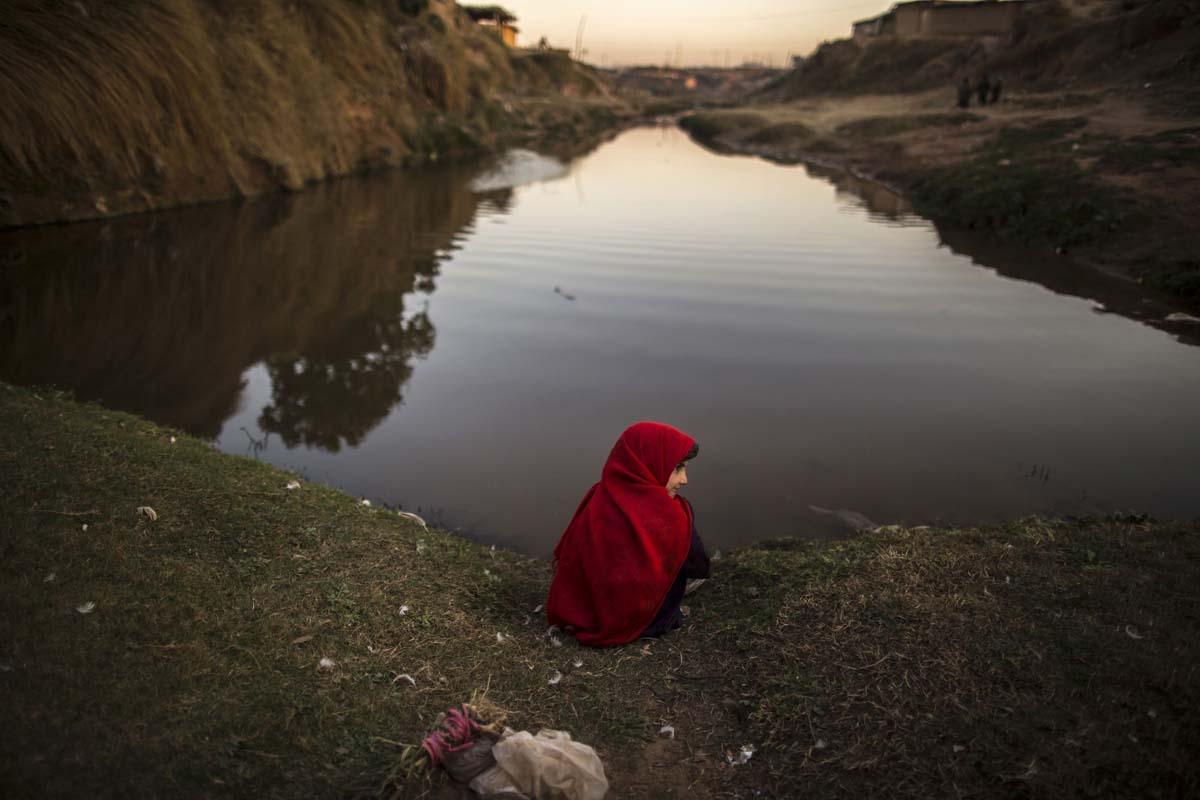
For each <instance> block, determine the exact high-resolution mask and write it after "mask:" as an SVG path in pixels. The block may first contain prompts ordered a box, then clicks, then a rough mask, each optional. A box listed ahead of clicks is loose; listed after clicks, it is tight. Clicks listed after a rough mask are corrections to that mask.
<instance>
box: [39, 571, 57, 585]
mask: <svg viewBox="0 0 1200 800" xmlns="http://www.w3.org/2000/svg"><path fill="white" fill-rule="evenodd" d="M57 577H58V573H57V572H48V573H46V577H44V578H42V583H54V579H55V578H57Z"/></svg>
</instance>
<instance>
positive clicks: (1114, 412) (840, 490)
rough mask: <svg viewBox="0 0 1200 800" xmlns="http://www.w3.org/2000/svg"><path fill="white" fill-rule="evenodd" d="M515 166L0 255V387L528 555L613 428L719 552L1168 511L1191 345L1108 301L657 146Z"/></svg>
mask: <svg viewBox="0 0 1200 800" xmlns="http://www.w3.org/2000/svg"><path fill="white" fill-rule="evenodd" d="M522 159H523V160H521V159H518V161H519V162H520V163H516V162H510V163H509V164H508V165H507V166H506V165H504V164H501V165H500V166H501V169H500V172H499V173H496V174H499V175H500V176H501V177H505V178H506V185H508V184H517V183H520V184H522V185H520V186H518V187H517V188H515V189H498V188H490V189H489V190H488V191H485V192H482V193H472V192H471V191H470V189H469V186H470V183H471V180H472V179H473V178H474V177H476V173H475V171H473V170H466V169H463V168H462V167H446V168H440V169H438V170H433V171H428V172H422V173H390V174H388V175H377V176H372V177H368V178H362V179H353V180H345V181H338V182H334V183H330V184H327V185H323V186H321V187H317V188H315V189H314V190H313V191H310V192H305V193H303V194H300V195H295V196H284V197H278V198H262V199H259V200H257V201H254V202H251V203H245V204H228V205H215V206H207V207H199V208H195V209H185V210H180V211H178V212H172V213H169V214H162V215H154V216H143V217H131V218H129V219H127V220H116V221H112V222H106V223H97V224H91V225H87V224H85V225H72V226H64V227H63V228H62V229H61V230H54V231H47V230H42V229H34V230H30V231H27V232H16V233H9V234H3V235H0V255H2V256H4V257H5V258H6V259H7V260H6V261H5V263H8V262H9V261H13V259H14V258H16V259H17V260H18V261H20V264H18V265H17V266H14V267H11V268H10V269H9V270H8V271H7V272H4V273H0V298H3V297H6V296H8V295H7V294H6V293H13V294H14V295H15V300H16V302H14V303H13V304H12V305H11V306H10V310H11V311H12V313H11V314H9V316H7V317H3V316H2V315H0V321H3V320H7V322H5V323H4V324H6V325H8V326H9V328H11V332H12V335H11V336H10V337H8V339H7V340H6V341H3V342H0V374H3V375H5V377H7V378H9V379H12V380H17V381H20V382H25V383H36V384H47V383H49V384H56V385H59V386H64V387H67V388H72V389H73V390H75V391H76V393H77V394H78V395H79V396H80V397H85V398H97V399H100V400H101V401H103V402H104V403H106V404H108V405H111V406H114V407H118V408H122V409H126V410H131V411H134V412H136V413H141V414H144V415H146V416H148V417H151V418H153V419H157V420H160V421H163V422H165V423H168V424H173V425H179V426H182V427H185V428H187V429H189V430H192V431H195V432H197V433H200V434H202V435H216V436H217V441H218V443H219V446H220V447H221V448H222V449H224V450H226V451H228V452H232V453H238V454H249V455H255V456H257V457H260V458H263V459H266V460H269V461H270V462H272V463H275V464H278V465H280V466H284V467H288V468H292V469H295V470H297V471H298V472H300V473H301V474H303V475H305V476H307V477H308V479H310V480H315V481H323V482H327V483H330V484H332V485H335V486H339V487H342V488H344V489H346V490H347V491H349V492H352V493H354V494H357V495H364V496H367V497H370V498H372V499H373V500H376V501H386V502H389V503H401V504H403V505H404V506H405V507H406V508H409V509H411V510H418V509H419V510H420V511H421V512H422V513H425V514H427V515H428V516H430V517H432V518H433V519H435V520H440V521H442V522H444V523H445V524H447V525H450V526H459V527H462V528H463V529H465V530H467V531H470V532H472V533H475V534H478V535H480V536H483V537H487V538H490V539H493V540H497V541H502V542H506V543H510V544H512V545H514V546H516V547H519V548H522V549H525V550H528V551H531V552H535V553H540V554H545V553H548V552H549V550H550V548H551V547H552V545H553V544H554V542H555V540H556V539H557V537H558V535H559V533H560V532H561V531H562V529H563V527H564V526H565V525H566V523H567V521H568V519H569V517H570V515H571V512H572V511H573V510H574V508H575V505H576V503H577V502H578V500H579V499H580V497H581V496H582V494H583V492H584V491H585V490H586V489H587V487H588V486H589V485H590V484H591V483H592V482H593V481H594V480H595V479H596V478H597V477H598V475H599V471H600V467H601V464H602V463H603V461H604V458H605V456H606V455H607V453H608V450H609V448H610V447H611V445H612V442H613V440H614V439H615V438H616V436H617V434H618V433H619V432H620V431H621V430H622V429H623V428H624V427H625V426H626V425H628V424H629V423H630V422H633V421H636V420H638V419H659V420H663V421H667V422H671V423H673V424H675V425H678V426H679V427H681V428H683V429H684V430H686V431H688V432H689V433H691V434H693V435H695V436H696V437H697V438H698V439H699V441H700V443H701V455H700V458H699V459H698V460H697V462H696V463H695V464H694V466H693V468H692V469H691V470H689V472H690V474H691V478H692V483H691V485H690V486H689V487H688V490H687V494H688V496H689V497H690V498H691V499H692V500H693V501H694V502H695V504H696V507H697V511H698V515H699V516H698V519H699V525H700V530H701V532H702V533H703V534H704V535H705V536H706V538H708V539H709V540H711V541H712V542H713V543H714V544H715V545H716V546H719V547H729V546H732V545H736V544H742V543H747V542H751V541H754V540H758V539H762V538H767V537H772V536H779V535H802V536H822V535H830V534H832V533H836V532H840V528H839V525H838V523H837V521H836V520H834V519H832V518H830V517H828V516H823V515H818V514H815V513H813V512H812V511H811V510H810V506H814V505H815V506H821V507H825V508H833V509H837V508H848V509H854V510H856V511H858V512H861V513H863V514H865V515H867V516H868V517H871V518H872V519H875V520H877V521H880V522H889V521H911V522H923V521H931V520H938V519H942V520H947V521H985V520H993V519H1000V518H1007V517H1013V516H1019V515H1024V514H1028V513H1034V512H1040V513H1051V512H1063V513H1095V512H1101V511H1107V510H1113V509H1131V508H1136V509H1142V510H1148V511H1151V512H1154V513H1157V514H1161V515H1168V516H1195V515H1197V514H1200V471H1197V470H1196V469H1195V468H1194V454H1195V452H1196V445H1197V444H1198V443H1200V421H1198V420H1197V418H1196V415H1195V411H1194V409H1195V408H1197V407H1200V370H1198V369H1197V366H1200V364H1198V361H1200V350H1197V349H1196V348H1195V347H1189V346H1187V345H1184V344H1181V343H1180V342H1178V341H1175V340H1174V339H1172V338H1171V336H1170V335H1169V334H1168V333H1164V332H1163V331H1160V330H1156V329H1154V328H1153V327H1149V326H1147V325H1146V324H1143V323H1142V322H1138V321H1134V320H1133V319H1130V318H1129V317H1137V318H1139V319H1140V318H1147V317H1150V316H1153V315H1157V316H1158V317H1161V316H1162V311H1161V309H1160V308H1159V306H1157V305H1156V301H1154V300H1153V299H1152V298H1150V297H1149V296H1147V295H1146V294H1144V293H1142V292H1141V291H1140V290H1138V289H1137V288H1136V287H1131V286H1130V285H1128V284H1125V283H1123V282H1120V281H1114V280H1112V279H1109V278H1106V277H1104V276H1102V275H1100V274H1099V273H1094V272H1089V271H1086V270H1079V269H1075V268H1072V267H1070V266H1069V265H1066V264H1064V263H1063V262H1061V260H1059V261H1053V262H1045V261H1044V259H1042V258H1040V257H1039V256H1038V255H1037V254H1036V253H1033V252H1024V253H1020V254H1018V256H1017V258H1015V259H1013V258H1011V257H1010V256H1006V255H1004V254H1003V253H1002V252H1001V251H1000V250H999V249H998V247H997V246H996V245H995V244H994V243H993V242H991V241H990V240H986V239H972V238H971V237H969V236H966V237H964V236H963V235H961V234H954V233H953V232H948V231H945V232H942V233H941V235H940V237H941V239H942V240H944V241H946V242H948V243H950V244H951V245H953V247H954V249H953V250H952V249H950V248H949V247H947V246H944V245H941V244H940V243H939V234H938V232H937V231H935V230H934V229H933V227H932V226H931V225H929V224H928V223H927V222H924V221H922V220H920V219H919V218H916V217H913V216H912V215H911V214H910V213H908V212H907V210H906V209H905V208H904V207H903V204H902V203H898V202H897V199H896V198H895V197H894V196H891V195H889V194H888V193H887V192H884V191H882V190H880V189H879V187H875V186H872V185H870V184H866V183H863V182H856V181H855V180H853V179H851V178H849V177H846V176H836V175H835V176H827V177H814V175H813V174H811V173H814V172H817V171H815V170H809V169H805V168H803V167H781V166H776V165H772V164H768V163H766V162H763V161H760V160H757V159H752V158H736V157H724V156H717V155H714V154H712V153H709V152H706V151H704V150H703V149H701V148H699V147H697V146H695V145H694V144H692V143H691V142H690V141H688V140H687V139H686V138H685V137H684V136H683V135H682V134H680V133H679V132H678V131H676V130H674V129H641V130H635V131H630V132H627V133H625V134H622V135H621V136H619V137H618V138H617V139H615V140H613V141H612V142H610V143H608V144H606V145H604V146H602V147H601V148H599V149H598V150H596V151H595V152H593V153H592V154H590V155H588V156H586V157H584V158H582V159H579V160H577V161H575V162H573V163H572V164H571V165H570V167H569V171H568V172H567V173H566V174H565V175H562V176H560V177H557V178H556V177H554V175H553V173H552V172H547V171H546V170H545V169H543V167H545V164H544V163H543V162H541V161H537V160H530V159H529V158H528V157H524V156H523V157H522ZM531 165H532V166H531ZM526 181H534V182H532V183H527V182H526ZM956 251H957V252H956ZM958 252H968V253H971V254H972V256H973V257H974V258H975V259H977V260H979V261H981V262H983V263H985V264H989V265H991V266H992V268H991V269H981V268H978V267H975V266H972V260H971V258H968V257H965V256H963V255H959V254H958ZM1033 281H1036V282H1033ZM1085 298H1087V299H1085ZM1100 302H1102V303H1103V304H1104V305H1106V306H1107V307H1108V308H1109V309H1112V310H1113V311H1115V312H1117V313H1113V314H1099V313H1096V311H1095V306H1096V304H1097V303H1100ZM0 306H4V303H2V302H0ZM1117 314H1121V315H1124V316H1118V315H1117ZM9 328H6V329H5V331H6V332H7V331H8V330H9ZM267 430H269V431H270V433H267V432H266V431H267Z"/></svg>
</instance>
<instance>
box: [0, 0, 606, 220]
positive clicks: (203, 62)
mask: <svg viewBox="0 0 1200 800" xmlns="http://www.w3.org/2000/svg"><path fill="white" fill-rule="evenodd" d="M422 5H423V4H422V3H412V2H396V1H395V0H361V1H360V0H320V1H318V0H302V2H296V3H291V2H285V1H284V0H221V2H217V0H211V2H209V1H206V0H151V1H150V2H144V3H132V4H130V3H98V2H92V1H91V0H88V1H87V2H78V3H77V2H61V1H59V0H16V2H15V3H13V4H10V6H9V7H6V8H5V11H4V16H3V19H2V20H0V177H2V178H3V183H4V184H5V192H4V193H2V194H0V226H3V225H14V224H27V223H34V222H43V221H50V220H62V219H81V218H88V217H95V216H105V215H109V214H114V213H121V212H126V211H136V210H144V209H146V208H159V207H165V206H170V205H177V204H179V203H183V202H195V201H199V200H207V199H213V198H218V197H228V196H232V195H244V194H254V193H257V192H262V191H269V190H275V189H279V188H287V189H293V190H294V189H300V188H302V187H303V186H304V185H305V184H307V183H310V182H313V181H317V180H321V179H324V178H327V177H330V176H336V175H345V174H348V173H351V172H355V171H358V170H362V169H367V168H371V167H380V166H398V165H403V164H408V163H412V162H417V161H422V160H427V159H430V158H439V157H441V158H444V157H446V156H448V155H456V154H459V153H461V152H463V151H466V150H478V149H481V148H484V147H487V146H490V145H492V144H495V143H496V142H497V141H498V140H502V139H505V138H506V137H511V136H513V135H515V134H517V135H526V134H528V131H526V130H524V129H522V128H521V127H520V126H518V125H516V124H515V121H516V120H519V119H520V118H521V117H522V116H523V114H522V113H521V109H520V108H519V106H520V104H521V102H522V98H523V97H525V96H526V95H530V96H533V97H536V98H537V99H538V100H539V101H541V102H543V103H550V104H551V105H555V106H556V107H558V108H559V109H560V111H561V114H560V117H562V118H563V119H568V118H571V117H573V116H578V115H579V109H580V108H585V107H586V108H590V107H593V106H603V107H606V108H609V109H610V110H611V109H613V108H616V107H619V106H620V103H619V102H618V101H617V100H615V99H614V98H613V97H612V96H611V94H609V93H608V91H607V89H606V88H605V87H604V85H603V84H602V82H601V81H600V80H599V79H598V77H597V75H596V73H595V72H594V71H593V70H590V69H587V68H585V67H582V66H580V65H577V64H575V63H573V62H571V61H569V60H563V59H560V60H557V61H554V60H551V61H547V60H546V59H539V58H529V57H524V56H522V55H520V54H518V53H515V52H513V51H511V50H510V49H508V48H506V47H504V46H503V45H502V44H500V43H499V42H498V41H496V39H495V37H494V36H490V35H489V34H487V33H486V32H485V31H482V30H481V29H479V27H478V26H477V25H475V24H474V23H471V22H470V21H469V20H466V17H465V15H464V14H463V13H462V12H461V11H460V10H459V9H458V8H457V6H456V5H455V4H454V3H453V2H451V0H433V2H431V3H430V4H429V5H428V8H426V9H424V10H418V6H422ZM560 62H562V63H560ZM446 130H463V131H466V132H467V134H468V135H466V136H446V135H444V133H443V132H444V131H446Z"/></svg>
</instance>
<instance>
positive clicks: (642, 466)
mask: <svg viewBox="0 0 1200 800" xmlns="http://www.w3.org/2000/svg"><path fill="white" fill-rule="evenodd" d="M693 444H695V440H694V439H692V437H690V436H688V435H687V434H685V433H683V432H682V431H678V430H676V429H675V428H672V427H671V426H670V425H663V424H662V423H659V422H639V423H637V424H635V425H632V426H630V427H629V428H627V429H626V430H625V432H624V433H622V434H621V438H620V439H618V440H617V443H616V444H615V445H614V446H613V449H612V453H610V454H609V456H608V461H607V462H605V464H604V471H603V472H602V473H601V475H600V482H599V483H597V484H596V485H595V486H593V487H592V488H591V489H589V490H588V493H587V494H586V495H584V497H583V502H581V503H580V504H579V508H577V509H576V510H575V516H574V517H572V518H571V524H570V525H568V526H567V530H566V532H565V533H563V535H562V538H561V539H559V540H558V546H557V547H555V548H554V558H555V561H556V566H555V571H554V580H553V581H551V583H550V598H549V600H548V601H547V602H546V614H547V617H548V618H549V620H550V624H551V625H558V626H560V627H562V628H567V627H568V626H569V627H571V628H574V633H575V637H576V639H578V640H579V643H580V644H585V645H592V646H606V645H617V644H624V643H626V642H629V641H632V640H633V639H635V638H637V636H638V634H640V633H641V632H642V631H644V630H645V629H646V627H647V626H648V625H649V624H650V623H651V622H653V621H654V617H655V615H656V614H657V613H658V610H659V608H660V607H661V606H662V602H663V599H664V598H665V597H666V594H667V590H668V589H670V588H671V584H672V583H673V582H674V581H675V578H676V577H677V576H678V575H679V570H680V568H681V567H682V566H683V562H684V560H685V559H686V558H687V554H688V549H689V548H690V546H691V541H692V511H691V508H690V507H689V506H688V504H687V503H686V502H685V501H684V499H683V498H682V497H678V496H676V497H671V496H670V495H669V494H667V488H666V485H667V478H669V477H670V476H671V472H672V471H674V469H675V467H676V465H677V464H679V462H680V461H682V460H683V458H684V456H686V455H687V453H688V451H689V450H691V448H692V445H693Z"/></svg>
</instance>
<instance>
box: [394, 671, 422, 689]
mask: <svg viewBox="0 0 1200 800" xmlns="http://www.w3.org/2000/svg"><path fill="white" fill-rule="evenodd" d="M400 681H407V682H408V683H409V685H411V686H416V685H417V680H416V678H414V677H413V676H412V675H409V674H408V673H407V672H405V673H404V674H402V675H397V676H396V677H394V678H392V683H399V682H400Z"/></svg>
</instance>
